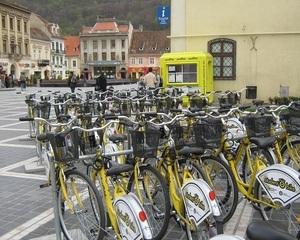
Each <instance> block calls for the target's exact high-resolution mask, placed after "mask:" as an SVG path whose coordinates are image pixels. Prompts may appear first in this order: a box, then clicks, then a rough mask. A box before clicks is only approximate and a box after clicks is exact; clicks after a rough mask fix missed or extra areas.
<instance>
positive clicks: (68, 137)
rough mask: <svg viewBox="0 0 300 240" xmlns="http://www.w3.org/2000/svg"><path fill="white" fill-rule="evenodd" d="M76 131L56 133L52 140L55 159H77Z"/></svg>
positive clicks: (68, 160)
mask: <svg viewBox="0 0 300 240" xmlns="http://www.w3.org/2000/svg"><path fill="white" fill-rule="evenodd" d="M78 139H79V137H78V132H77V131H72V132H70V133H67V134H65V133H62V134H58V135H56V136H55V138H54V143H53V142H52V143H51V145H52V148H53V152H54V157H55V161H57V162H71V161H74V160H78V159H79V142H78Z"/></svg>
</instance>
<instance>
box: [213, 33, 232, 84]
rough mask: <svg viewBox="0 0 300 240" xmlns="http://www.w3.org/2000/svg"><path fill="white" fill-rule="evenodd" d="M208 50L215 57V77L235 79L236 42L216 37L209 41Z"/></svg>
mask: <svg viewBox="0 0 300 240" xmlns="http://www.w3.org/2000/svg"><path fill="white" fill-rule="evenodd" d="M208 51H209V52H210V53H211V55H212V56H213V58H214V79H224V80H235V63H236V54H235V53H236V42H235V41H233V40H231V39H224V38H221V39H214V40H211V41H209V42H208Z"/></svg>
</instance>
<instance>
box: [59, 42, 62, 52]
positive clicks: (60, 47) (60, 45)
mask: <svg viewBox="0 0 300 240" xmlns="http://www.w3.org/2000/svg"><path fill="white" fill-rule="evenodd" d="M59 49H60V51H62V44H61V43H60V44H59Z"/></svg>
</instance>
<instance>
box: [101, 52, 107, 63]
mask: <svg viewBox="0 0 300 240" xmlns="http://www.w3.org/2000/svg"><path fill="white" fill-rule="evenodd" d="M106 59H107V55H106V52H103V53H102V61H106Z"/></svg>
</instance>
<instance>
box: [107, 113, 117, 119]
mask: <svg viewBox="0 0 300 240" xmlns="http://www.w3.org/2000/svg"><path fill="white" fill-rule="evenodd" d="M103 118H104V119H105V120H116V119H118V116H117V115H114V114H105V115H104V116H103Z"/></svg>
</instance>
